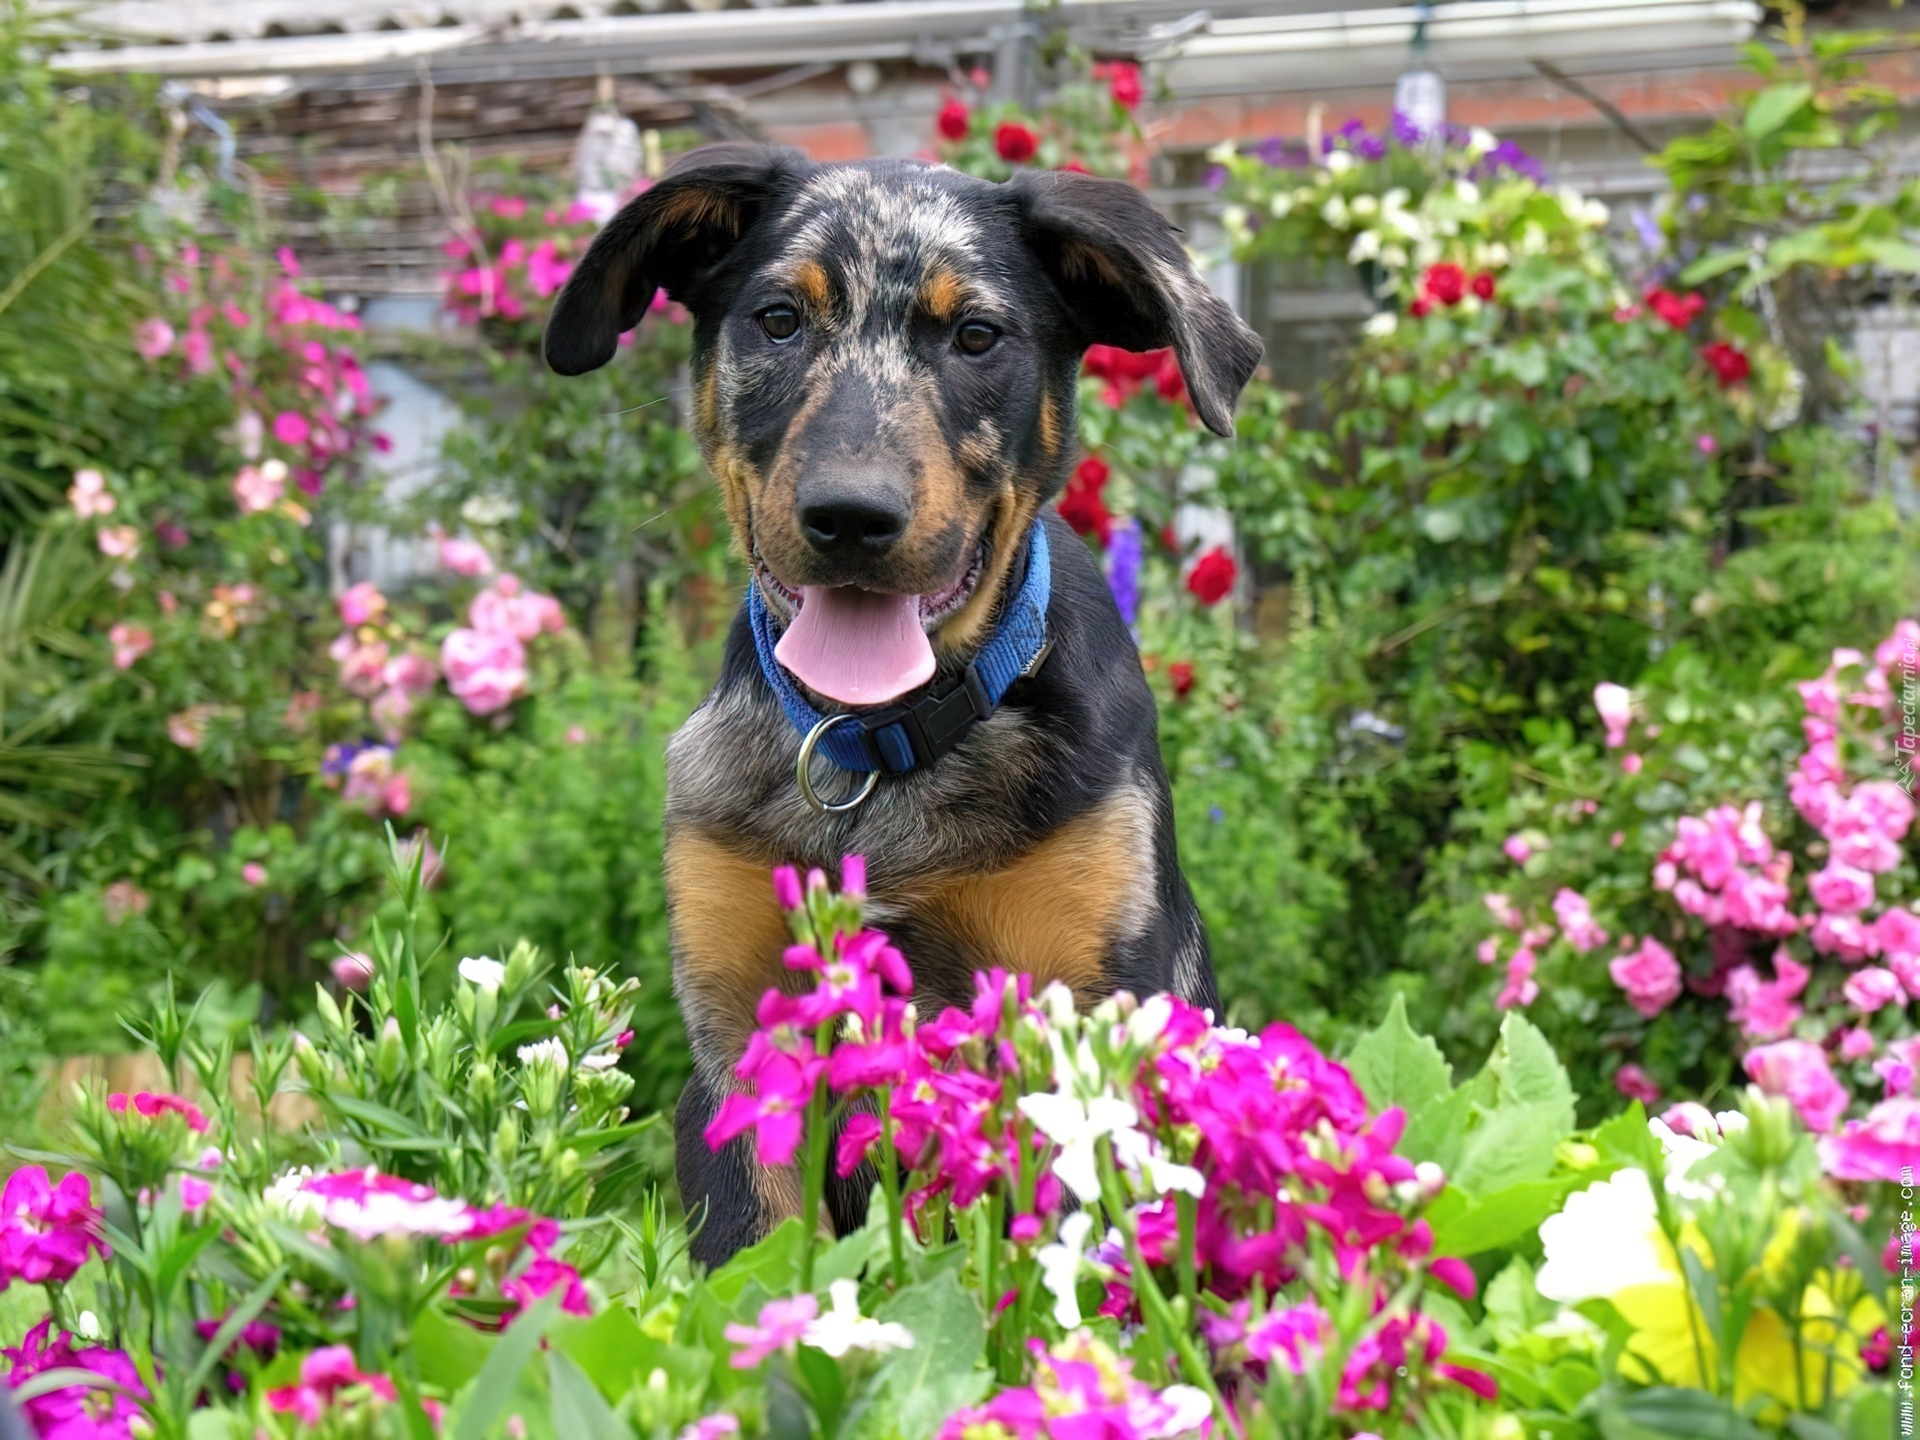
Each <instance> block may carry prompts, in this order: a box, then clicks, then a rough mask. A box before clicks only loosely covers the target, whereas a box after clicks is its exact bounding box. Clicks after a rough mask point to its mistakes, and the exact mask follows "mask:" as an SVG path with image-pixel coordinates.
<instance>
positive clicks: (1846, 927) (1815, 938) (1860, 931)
mask: <svg viewBox="0 0 1920 1440" xmlns="http://www.w3.org/2000/svg"><path fill="white" fill-rule="evenodd" d="M1807 939H1808V940H1809V941H1811V942H1812V944H1813V948H1814V949H1815V950H1818V951H1819V952H1820V953H1821V954H1822V955H1838V956H1839V957H1840V958H1841V959H1842V960H1844V961H1845V962H1846V963H1847V964H1849V965H1857V964H1859V963H1860V962H1861V961H1862V960H1865V959H1867V958H1869V957H1870V956H1873V955H1878V954H1879V953H1880V948H1879V942H1878V941H1877V940H1876V939H1875V938H1874V932H1873V928H1872V927H1871V926H1870V925H1868V924H1867V922H1866V921H1864V920H1862V919H1861V918H1860V917H1859V916H1858V915H1821V916H1819V917H1818V918H1817V919H1815V920H1814V922H1813V925H1812V927H1811V928H1810V929H1809V930H1808V931H1807Z"/></svg>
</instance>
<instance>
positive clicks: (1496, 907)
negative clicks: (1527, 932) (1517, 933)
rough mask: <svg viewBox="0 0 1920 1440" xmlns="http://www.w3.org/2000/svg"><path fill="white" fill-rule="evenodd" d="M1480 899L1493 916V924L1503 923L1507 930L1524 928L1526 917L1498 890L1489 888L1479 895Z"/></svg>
mask: <svg viewBox="0 0 1920 1440" xmlns="http://www.w3.org/2000/svg"><path fill="white" fill-rule="evenodd" d="M1480 901H1481V903H1482V904H1483V905H1485V906H1486V907H1487V913H1488V914H1489V915H1491V916H1493V923H1494V924H1496V925H1504V926H1506V927H1507V929H1509V930H1523V929H1525V928H1526V924H1527V920H1526V917H1525V916H1524V915H1522V914H1521V913H1520V910H1519V907H1518V906H1516V905H1515V904H1514V903H1513V901H1512V900H1511V899H1509V898H1508V897H1507V896H1505V895H1503V894H1501V893H1500V892H1499V891H1497V890H1489V891H1488V892H1487V893H1486V894H1484V895H1482V896H1481V897H1480Z"/></svg>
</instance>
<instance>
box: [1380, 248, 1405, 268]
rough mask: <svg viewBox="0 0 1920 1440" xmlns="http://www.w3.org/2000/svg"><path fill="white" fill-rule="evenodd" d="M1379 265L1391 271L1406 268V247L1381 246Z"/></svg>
mask: <svg viewBox="0 0 1920 1440" xmlns="http://www.w3.org/2000/svg"><path fill="white" fill-rule="evenodd" d="M1380 263H1381V264H1382V265H1385V266H1387V267H1388V268H1389V269H1392V270H1401V269H1404V268H1406V263H1407V251H1406V247H1405V246H1402V245H1382V246H1381V247H1380Z"/></svg>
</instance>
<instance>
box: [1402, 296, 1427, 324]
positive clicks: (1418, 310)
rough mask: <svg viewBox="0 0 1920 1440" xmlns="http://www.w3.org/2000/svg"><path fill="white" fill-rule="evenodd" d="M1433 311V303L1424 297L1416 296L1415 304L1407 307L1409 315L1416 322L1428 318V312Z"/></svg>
mask: <svg viewBox="0 0 1920 1440" xmlns="http://www.w3.org/2000/svg"><path fill="white" fill-rule="evenodd" d="M1431 309H1433V302H1432V301H1431V300H1429V299H1428V298H1427V297H1426V296H1424V295H1416V296H1414V299H1413V303H1412V304H1411V305H1409V306H1407V313H1408V314H1409V315H1411V316H1412V317H1413V318H1414V319H1416V320H1424V319H1426V318H1427V312H1428V311H1429V310H1431Z"/></svg>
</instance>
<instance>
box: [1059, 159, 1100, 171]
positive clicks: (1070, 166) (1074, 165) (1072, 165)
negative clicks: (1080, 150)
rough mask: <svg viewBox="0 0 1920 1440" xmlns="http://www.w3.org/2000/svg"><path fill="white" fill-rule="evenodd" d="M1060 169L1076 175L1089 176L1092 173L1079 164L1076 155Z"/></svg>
mask: <svg viewBox="0 0 1920 1440" xmlns="http://www.w3.org/2000/svg"><path fill="white" fill-rule="evenodd" d="M1060 168H1061V169H1062V170H1071V171H1072V172H1073V173H1074V174H1076V175H1091V174H1092V173H1093V172H1092V171H1091V170H1089V169H1087V167H1086V166H1085V165H1082V164H1081V163H1080V157H1079V156H1078V155H1076V156H1074V157H1073V159H1071V160H1069V161H1067V163H1066V164H1064V165H1062V166H1061V167H1060Z"/></svg>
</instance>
